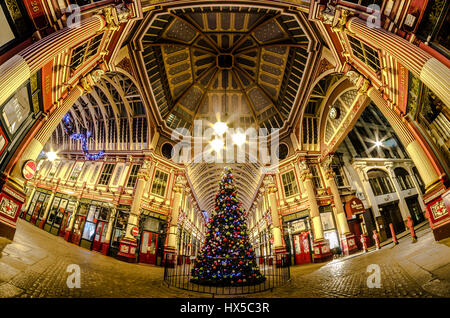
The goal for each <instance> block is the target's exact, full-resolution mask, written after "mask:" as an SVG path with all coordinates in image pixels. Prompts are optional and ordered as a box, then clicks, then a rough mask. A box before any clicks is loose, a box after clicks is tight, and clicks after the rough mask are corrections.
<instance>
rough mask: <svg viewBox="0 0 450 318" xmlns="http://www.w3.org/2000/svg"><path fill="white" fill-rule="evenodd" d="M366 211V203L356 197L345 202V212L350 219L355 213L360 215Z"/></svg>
mask: <svg viewBox="0 0 450 318" xmlns="http://www.w3.org/2000/svg"><path fill="white" fill-rule="evenodd" d="M365 211H366V209H365V208H364V204H363V203H362V201H361V200H360V199H358V198H356V197H354V198H353V199H351V200H350V201H348V202H347V203H345V212H346V214H347V218H348V219H351V218H352V216H353V215H358V214H361V213H364V212H365Z"/></svg>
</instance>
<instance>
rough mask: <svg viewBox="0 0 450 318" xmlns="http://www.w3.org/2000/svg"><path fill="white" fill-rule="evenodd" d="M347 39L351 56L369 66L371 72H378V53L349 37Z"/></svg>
mask: <svg viewBox="0 0 450 318" xmlns="http://www.w3.org/2000/svg"><path fill="white" fill-rule="evenodd" d="M347 37H348V40H349V42H350V46H351V48H352V53H353V55H354V56H355V57H357V58H358V59H359V60H361V61H362V62H364V64H366V65H367V66H369V67H370V68H371V69H372V70H373V71H375V72H378V71H380V59H379V58H378V52H377V51H376V50H374V49H372V48H371V47H370V46H368V45H366V44H364V43H362V42H361V41H360V40H358V39H356V38H354V37H351V36H349V35H348V36H347Z"/></svg>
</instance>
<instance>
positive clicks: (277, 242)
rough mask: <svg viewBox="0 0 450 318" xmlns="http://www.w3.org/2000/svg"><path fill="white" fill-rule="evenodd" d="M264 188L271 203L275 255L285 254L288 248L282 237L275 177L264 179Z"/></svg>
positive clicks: (268, 176) (269, 176)
mask: <svg viewBox="0 0 450 318" xmlns="http://www.w3.org/2000/svg"><path fill="white" fill-rule="evenodd" d="M263 182H264V188H265V193H266V195H267V202H268V203H269V211H270V218H271V219H272V237H273V245H274V249H275V255H277V254H285V253H286V247H285V246H284V244H283V239H282V236H281V224H280V216H279V214H278V201H277V197H276V194H275V193H276V192H277V191H278V189H277V186H276V185H275V181H274V178H273V175H266V176H265V177H264V180H263Z"/></svg>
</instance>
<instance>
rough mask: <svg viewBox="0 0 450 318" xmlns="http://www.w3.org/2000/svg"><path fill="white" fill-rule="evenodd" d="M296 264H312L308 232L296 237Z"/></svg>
mask: <svg viewBox="0 0 450 318" xmlns="http://www.w3.org/2000/svg"><path fill="white" fill-rule="evenodd" d="M293 238H294V252H295V264H297V265H298V264H308V263H311V248H310V246H309V234H308V232H302V233H300V234H297V235H294V237H293Z"/></svg>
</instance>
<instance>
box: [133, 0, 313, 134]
mask: <svg viewBox="0 0 450 318" xmlns="http://www.w3.org/2000/svg"><path fill="white" fill-rule="evenodd" d="M298 14H300V13H295V14H291V13H287V12H284V11H283V10H281V9H275V8H273V9H272V8H263V7H261V8H258V7H249V6H243V5H239V6H231V5H224V4H222V5H220V6H219V5H218V6H203V7H196V6H192V7H183V8H172V9H168V10H161V11H160V12H158V13H152V17H151V18H150V19H148V20H147V21H148V22H147V25H146V29H145V31H144V32H143V33H142V36H141V37H140V38H139V41H140V46H141V47H142V56H141V57H142V61H143V63H144V67H145V71H146V73H147V76H148V82H149V83H150V86H151V92H152V94H153V98H154V101H155V103H156V105H157V107H158V110H159V113H160V115H161V118H162V119H163V120H164V121H165V123H166V125H167V126H168V127H169V128H172V129H175V128H187V129H192V124H193V121H194V120H196V119H203V120H207V121H209V122H211V123H214V122H216V121H217V120H218V118H217V116H220V120H222V121H227V123H228V124H229V126H230V127H236V128H237V127H240V128H244V129H246V128H249V127H254V128H260V127H261V128H268V129H271V128H281V127H283V125H284V123H285V122H286V120H287V119H288V117H289V115H290V113H291V110H292V108H293V106H294V104H295V101H296V97H297V93H298V91H299V89H300V83H301V82H302V79H303V74H304V72H305V68H306V65H307V62H308V58H309V54H310V53H309V52H308V47H309V45H310V39H309V37H308V36H307V35H306V34H305V31H304V27H303V26H302V22H301V21H302V20H301V19H299V17H298Z"/></svg>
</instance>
